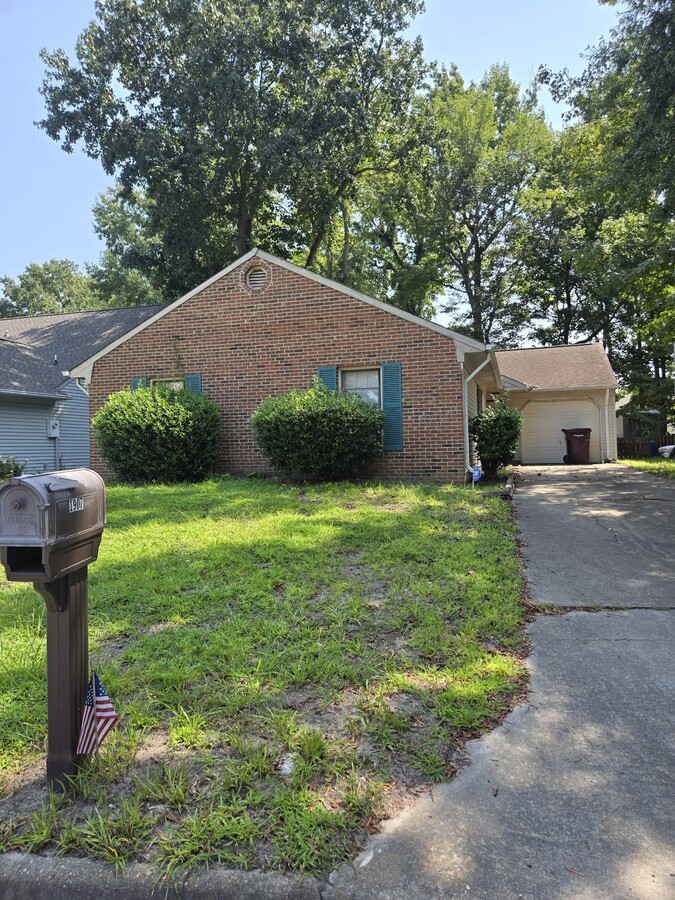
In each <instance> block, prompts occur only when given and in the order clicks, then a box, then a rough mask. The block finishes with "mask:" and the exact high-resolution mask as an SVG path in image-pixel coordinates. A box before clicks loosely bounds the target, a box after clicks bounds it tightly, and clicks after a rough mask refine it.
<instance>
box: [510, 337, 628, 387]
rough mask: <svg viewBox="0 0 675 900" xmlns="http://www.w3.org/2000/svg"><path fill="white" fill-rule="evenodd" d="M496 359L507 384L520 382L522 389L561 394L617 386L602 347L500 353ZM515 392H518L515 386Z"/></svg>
mask: <svg viewBox="0 0 675 900" xmlns="http://www.w3.org/2000/svg"><path fill="white" fill-rule="evenodd" d="M496 356H497V362H498V364H499V370H500V372H501V373H502V376H504V379H505V381H506V382H509V381H512V382H520V383H521V389H522V387H526V388H531V389H535V390H541V391H560V390H566V389H570V388H572V389H582V388H586V389H598V388H615V387H616V376H615V375H614V372H613V371H612V367H611V365H610V363H609V359H608V358H607V354H606V353H605V350H604V348H603V346H602V344H565V345H563V346H560V347H530V348H527V349H525V350H498V351H497V352H496ZM507 386H508V384H507ZM513 389H516V386H515V385H514V388H513Z"/></svg>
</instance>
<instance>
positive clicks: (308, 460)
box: [251, 384, 384, 480]
mask: <svg viewBox="0 0 675 900" xmlns="http://www.w3.org/2000/svg"><path fill="white" fill-rule="evenodd" d="M251 425H252V427H253V435H254V437H255V439H256V441H257V442H258V446H259V447H260V449H261V451H262V453H263V454H264V455H265V456H266V457H267V459H269V461H270V462H271V464H272V465H273V466H274V467H275V468H276V469H281V470H283V471H285V472H289V473H292V474H297V475H302V476H313V477H318V478H321V479H323V480H336V479H340V478H349V477H350V476H353V475H357V474H359V472H361V471H362V470H363V468H364V466H365V465H366V464H367V463H368V462H370V461H371V460H372V459H374V457H376V456H377V454H378V453H379V452H380V451H381V450H382V428H383V426H384V413H383V412H382V411H381V410H380V409H378V407H377V406H375V405H374V404H372V403H366V401H365V400H362V399H361V398H360V397H358V396H353V395H351V394H343V393H341V392H339V391H328V390H326V389H325V388H324V387H322V386H321V385H318V384H317V385H314V386H313V387H311V388H309V390H306V391H291V392H290V393H288V394H280V395H279V396H277V397H270V398H269V399H267V400H263V402H262V403H261V404H260V406H259V407H258V408H257V409H256V411H255V412H254V413H253V416H252V417H251Z"/></svg>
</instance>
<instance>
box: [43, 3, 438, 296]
mask: <svg viewBox="0 0 675 900" xmlns="http://www.w3.org/2000/svg"><path fill="white" fill-rule="evenodd" d="M421 8H422V4H421V2H419V0H252V2H244V0H227V2H226V0H153V2H145V3H142V4H139V3H137V2H136V0H99V2H98V3H97V6H96V12H97V17H96V19H95V20H94V21H93V22H92V23H91V24H90V25H89V26H88V27H87V28H86V29H85V31H84V32H83V33H82V35H81V36H80V38H79V40H78V42H77V48H76V56H77V58H76V60H75V62H74V63H71V61H70V60H69V59H68V58H67V56H66V55H65V53H63V51H60V50H59V51H56V52H54V53H44V54H43V60H44V62H45V64H46V66H47V75H46V78H45V81H44V83H43V87H42V93H43V96H44V99H45V104H46V110H47V112H46V116H45V118H44V120H43V121H42V123H41V126H42V127H43V128H44V129H45V130H46V131H47V133H48V134H49V135H50V136H51V137H52V138H54V139H55V140H60V141H61V143H62V146H63V147H64V149H66V150H67V151H72V150H73V149H74V147H75V146H76V145H77V144H78V143H79V142H82V144H83V145H84V149H85V151H86V152H87V153H88V154H89V155H90V156H92V157H93V158H95V159H99V160H100V161H101V162H102V164H103V166H104V168H105V170H106V172H108V173H109V174H111V175H114V176H115V177H116V178H117V179H118V182H119V184H120V185H121V187H122V188H123V189H124V190H125V191H126V193H127V195H130V194H131V192H132V191H134V190H141V191H142V192H143V193H144V195H145V197H146V198H147V200H148V201H149V202H150V204H151V205H150V206H149V207H148V209H147V214H148V216H149V220H150V224H151V229H150V230H151V233H152V234H153V235H155V236H157V237H159V238H160V239H161V255H162V259H163V263H164V265H165V268H166V271H167V272H168V277H167V284H166V288H167V291H168V292H169V294H170V295H175V294H178V293H181V292H182V291H184V290H186V289H187V288H190V287H192V286H194V284H195V283H198V282H199V281H200V280H201V279H202V278H204V277H206V276H208V275H211V274H213V272H215V271H218V269H220V268H222V266H223V265H224V264H226V262H228V261H229V260H231V259H232V258H233V257H234V256H235V255H237V254H241V253H244V252H245V251H246V250H248V249H249V248H250V247H252V246H253V245H254V244H259V245H262V246H267V247H269V248H270V249H272V250H277V251H278V250H279V249H280V248H281V246H283V247H286V248H287V252H288V251H289V250H291V249H292V248H298V247H304V248H305V249H306V262H307V263H308V264H310V265H312V264H313V263H314V261H315V259H316V255H317V253H318V250H319V248H320V246H321V243H322V242H323V240H324V239H325V237H326V234H327V231H328V229H329V226H330V223H331V221H332V219H333V218H334V216H335V215H336V214H337V213H338V212H339V209H340V205H341V203H342V201H343V200H348V199H349V196H350V191H351V189H352V185H353V184H354V182H355V181H356V180H357V179H358V178H359V177H361V176H362V174H363V172H364V168H366V167H368V166H373V165H375V164H378V165H379V164H380V163H376V162H374V159H373V157H374V156H375V155H376V154H377V152H379V146H378V145H379V139H378V138H377V135H379V134H381V133H382V131H383V123H384V120H385V119H387V120H388V119H390V118H391V117H395V116H396V115H397V114H398V110H399V109H401V108H405V105H406V102H407V98H408V94H409V92H410V90H411V89H412V86H413V85H414V84H415V83H416V82H417V80H418V78H419V73H420V71H421V69H422V65H421V45H420V44H419V43H413V44H411V43H409V42H407V41H405V40H404V39H403V38H402V36H401V35H402V33H403V31H404V29H405V27H406V25H407V24H408V22H409V20H410V17H411V16H413V15H415V14H416V13H417V12H418V11H419V10H420V9H421Z"/></svg>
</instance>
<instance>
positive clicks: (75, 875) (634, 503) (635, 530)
mask: <svg viewBox="0 0 675 900" xmlns="http://www.w3.org/2000/svg"><path fill="white" fill-rule="evenodd" d="M524 471H525V478H524V481H523V483H522V484H521V485H520V486H519V488H518V489H517V491H516V494H515V498H514V502H515V509H516V514H517V517H518V522H519V527H520V529H521V533H522V536H523V540H524V542H525V543H524V547H523V551H524V555H525V560H526V564H527V570H526V571H527V576H528V579H529V582H530V585H531V593H532V599H533V600H534V601H535V602H538V603H544V604H555V605H557V606H562V607H580V608H581V609H577V610H575V611H572V612H565V613H564V614H562V615H541V616H539V617H537V619H536V620H535V621H534V622H533V623H532V625H531V626H530V628H529V635H530V638H531V641H532V654H531V656H530V658H529V660H528V665H529V667H530V670H531V675H532V682H531V693H530V695H529V698H528V701H527V702H526V703H524V704H522V705H520V706H519V707H517V708H516V709H515V710H514V711H513V712H512V713H510V714H509V715H508V716H507V718H506V720H505V721H504V724H503V725H502V726H500V727H499V728H497V729H496V730H495V731H493V732H492V733H490V734H489V735H487V736H485V737H484V738H481V739H480V740H477V741H474V742H472V744H471V746H470V748H469V753H468V756H469V765H467V766H465V767H464V768H463V769H462V771H461V772H460V774H459V775H458V777H457V778H456V779H455V780H454V781H453V782H452V783H451V784H446V785H442V786H440V787H439V788H437V789H436V790H434V791H433V794H432V795H431V796H428V797H425V798H423V799H422V800H420V801H418V802H417V803H416V805H415V806H414V807H413V808H412V809H411V810H409V811H408V812H407V813H405V814H404V815H402V816H399V817H398V818H397V819H395V820H394V821H392V822H390V823H389V824H388V825H387V827H386V828H385V830H384V831H383V832H382V834H380V835H377V836H376V837H375V838H373V839H372V840H371V841H369V843H368V846H367V847H366V849H365V851H364V853H363V854H362V855H361V856H360V857H359V859H357V860H356V863H355V864H354V865H345V866H343V867H342V868H340V869H339V870H338V871H337V872H334V873H333V874H332V876H331V877H330V880H329V881H328V883H320V882H318V881H316V880H314V879H307V880H302V879H299V878H284V877H283V876H279V875H275V874H273V873H265V874H261V873H250V874H246V873H238V872H227V871H224V870H222V869H220V868H219V867H213V868H212V869H210V870H209V872H207V873H205V874H201V875H200V876H199V877H196V878H194V879H192V878H191V879H188V883H187V884H186V885H185V890H184V891H183V892H182V896H183V898H185V900H206V898H215V897H217V898H219V900H235V898H236V900H245V898H249V900H263V898H264V900H272V898H279V900H282V898H297V900H301V898H302V900H305V898H307V900H311V898H316V900H451V898H459V897H462V898H468V900H471V898H473V900H512V898H514V900H515V898H524V900H624V898H625V900H628V898H635V900H647V898H649V900H651V898H654V900H666V898H669V900H673V898H675V851H674V846H673V837H674V836H675V812H674V810H675V802H674V801H675V796H674V793H673V772H675V740H674V735H675V727H674V726H675V721H674V713H673V697H674V696H675V665H674V661H675V628H674V627H673V623H674V621H675V619H674V616H675V612H674V611H673V607H674V606H675V602H674V600H675V581H674V577H675V573H674V558H675V521H674V519H675V482H667V481H665V480H660V479H657V478H656V477H655V476H643V475H640V474H639V473H636V472H633V471H632V470H629V469H624V468H622V467H620V466H609V465H608V466H595V467H579V468H563V467H551V468H543V469H537V468H528V469H526V470H524ZM588 607H597V609H596V611H592V612H588V611H584V609H583V608H588ZM640 607H641V608H640ZM560 612H562V610H561V611H560ZM130 868H131V871H130V872H129V873H128V875H127V877H126V878H125V879H124V884H121V883H120V882H116V881H115V879H114V876H113V875H112V874H111V870H110V868H109V867H105V866H103V865H102V864H96V863H87V862H84V863H83V862H82V861H75V860H73V861H70V860H62V861H56V860H48V859H40V858H36V857H33V858H30V857H22V856H19V855H18V854H9V855H6V856H5V857H2V856H1V855H0V897H2V898H5V897H7V898H10V897H11V898H14V900H18V898H24V897H25V898H30V900H42V898H45V900H73V898H76V897H77V898H83V900H85V898H89V897H93V896H97V897H99V898H101V900H103V898H104V897H105V898H113V897H117V896H125V897H128V898H129V900H132V898H138V900H140V898H145V897H149V896H151V893H152V881H153V878H154V877H155V876H154V872H149V871H148V870H147V869H144V868H143V867H140V866H137V867H130Z"/></svg>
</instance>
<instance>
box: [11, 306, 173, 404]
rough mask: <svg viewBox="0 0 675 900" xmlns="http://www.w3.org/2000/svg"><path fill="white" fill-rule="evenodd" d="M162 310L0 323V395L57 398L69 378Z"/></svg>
mask: <svg viewBox="0 0 675 900" xmlns="http://www.w3.org/2000/svg"><path fill="white" fill-rule="evenodd" d="M160 309H162V307H161V306H132V307H125V308H124V309H99V310H88V311H86V312H78V313H61V314H58V315H52V316H21V317H17V318H13V319H0V393H11V394H33V395H37V396H54V397H58V396H59V387H60V385H62V384H63V383H64V381H66V380H67V378H68V377H69V376H68V374H65V375H64V373H68V372H69V371H70V370H71V369H72V368H74V367H75V366H76V365H77V364H78V363H80V362H82V360H83V359H86V358H87V357H88V356H90V355H91V354H92V353H95V352H96V351H97V350H100V349H101V347H105V346H106V345H107V344H109V343H110V342H111V341H114V340H115V339H116V338H118V337H119V336H120V335H122V334H125V333H126V332H127V331H129V330H130V329H132V328H135V327H136V326H137V325H139V324H140V323H141V322H144V321H146V320H147V319H149V318H151V317H152V316H154V315H155V314H156V313H157V312H158V311H159V310H160Z"/></svg>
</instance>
